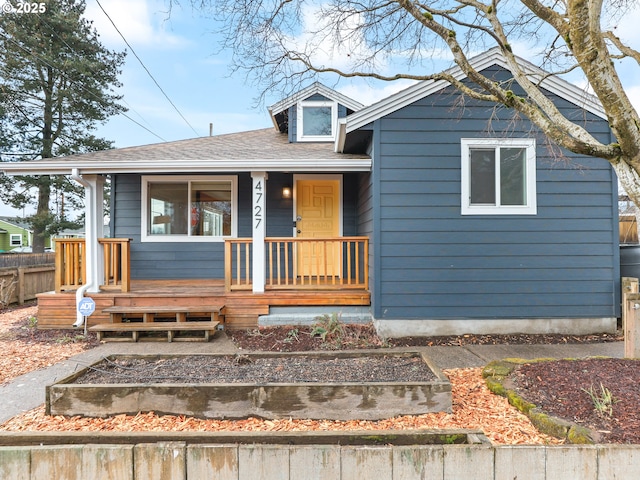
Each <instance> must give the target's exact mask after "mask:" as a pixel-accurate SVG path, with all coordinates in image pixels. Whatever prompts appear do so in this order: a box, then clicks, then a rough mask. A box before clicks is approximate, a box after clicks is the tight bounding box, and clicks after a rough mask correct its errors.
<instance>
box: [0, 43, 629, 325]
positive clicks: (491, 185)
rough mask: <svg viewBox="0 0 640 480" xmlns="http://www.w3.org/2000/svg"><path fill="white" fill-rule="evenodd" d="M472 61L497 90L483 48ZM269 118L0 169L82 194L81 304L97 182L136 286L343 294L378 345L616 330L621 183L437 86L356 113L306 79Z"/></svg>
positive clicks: (558, 93) (273, 314)
mask: <svg viewBox="0 0 640 480" xmlns="http://www.w3.org/2000/svg"><path fill="white" fill-rule="evenodd" d="M522 63H523V65H527V66H528V67H529V68H530V71H531V74H532V75H536V76H537V78H542V72H540V71H539V70H537V69H536V68H535V67H534V66H532V65H529V64H527V63H526V62H524V61H523V62H522ZM473 64H474V65H475V66H476V67H477V68H479V69H481V70H483V71H490V72H491V74H492V75H494V76H495V78H496V81H505V80H508V79H509V78H510V75H509V72H508V70H507V68H506V63H505V62H504V61H503V59H502V57H501V55H500V54H499V53H498V52H497V51H496V50H492V51H489V52H487V53H485V54H484V55H481V56H479V57H477V58H475V59H474V60H473ZM451 73H452V74H453V75H455V76H457V77H458V78H463V77H462V75H461V73H460V71H459V70H458V69H455V68H454V69H452V70H451ZM542 86H543V87H544V88H545V89H546V91H547V92H548V95H549V97H550V98H551V99H552V100H553V101H554V102H556V103H557V104H558V105H559V106H560V107H561V109H562V110H563V112H565V114H566V115H567V116H568V117H569V118H571V119H576V121H580V122H582V124H583V125H584V126H585V127H586V128H587V129H588V130H589V131H590V132H591V133H592V134H593V135H594V136H596V137H597V138H599V139H601V140H602V141H604V142H609V141H612V134H611V132H610V129H609V127H608V124H607V121H606V116H605V115H604V113H603V111H602V109H601V108H600V106H599V104H598V102H597V101H596V100H595V99H594V98H593V97H591V96H589V95H587V94H585V93H584V92H583V91H582V90H581V89H579V88H577V87H575V86H574V85H571V84H569V83H567V82H565V81H562V80H560V79H557V78H554V77H549V78H545V79H544V80H543V81H542ZM269 111H270V114H271V118H272V119H273V123H274V128H273V129H265V130H255V131H248V132H241V133H234V134H228V135H220V136H215V137H205V138H196V139H191V140H183V141H176V142H168V143H161V144H156V145H147V146H140V147H130V148H122V149H115V150H108V151H103V152H95V153H90V154H85V155H77V156H71V157H67V158H62V159H49V160H46V161H44V160H43V161H36V162H28V163H22V164H19V163H12V164H5V165H2V166H1V167H0V168H4V169H5V172H6V173H8V174H26V173H35V172H37V173H39V174H47V173H48V174H71V175H73V176H74V177H75V178H76V179H78V180H79V181H82V182H84V183H85V186H86V191H87V194H88V195H89V199H88V201H87V212H86V213H87V214H86V218H87V222H88V223H87V249H88V258H89V259H90V260H88V261H87V268H88V269H89V270H88V272H87V277H88V279H89V281H90V283H91V284H92V286H91V288H90V289H89V291H95V290H96V289H97V288H96V285H99V284H100V279H99V278H98V276H99V272H94V271H93V268H92V267H91V265H94V264H98V263H99V262H100V256H99V255H98V254H95V256H93V257H92V254H91V248H93V247H92V246H95V245H98V243H97V237H98V236H99V235H100V233H99V228H100V227H101V224H100V222H99V221H98V220H97V219H98V218H102V217H101V216H99V215H97V214H96V212H98V211H99V208H97V207H95V206H96V205H98V206H99V205H101V196H100V191H101V188H100V187H101V182H102V180H101V178H102V177H101V176H102V175H111V176H112V210H111V223H112V237H114V238H115V239H117V238H125V239H131V241H130V250H131V251H130V258H131V260H130V271H131V276H132V279H133V283H134V284H135V282H136V281H139V282H143V281H153V280H158V281H160V280H162V281H163V285H165V286H166V285H167V284H169V285H170V284H171V282H172V280H174V281H175V285H176V288H177V286H178V285H180V284H181V282H185V281H187V280H189V279H191V280H194V279H201V280H200V281H199V284H200V285H203V284H207V283H208V282H213V280H214V279H225V286H226V288H225V295H226V297H224V299H225V301H226V302H228V303H227V305H228V304H229V302H234V301H237V299H238V298H240V295H241V294H242V295H245V296H244V297H242V298H243V299H244V300H243V301H245V302H249V301H250V299H253V301H254V302H256V305H257V303H258V302H262V303H261V305H265V304H266V305H267V307H268V308H267V309H266V311H264V312H263V313H264V314H266V313H268V315H267V316H266V320H265V321H268V320H269V319H271V320H274V319H275V321H277V320H281V321H286V320H288V319H291V318H294V317H293V316H288V314H287V312H288V311H289V312H293V311H296V312H298V313H300V312H301V311H302V307H301V306H306V308H307V311H311V312H313V311H316V312H323V311H324V312H326V311H327V310H329V311H331V310H333V311H342V312H346V311H348V310H349V308H351V307H353V306H354V305H356V303H357V302H355V301H351V302H347V301H346V300H343V299H342V298H341V297H340V296H339V294H342V293H344V292H345V291H347V290H350V291H357V292H360V293H361V295H360V304H359V305H360V308H362V307H367V308H370V310H369V312H370V318H372V319H373V320H374V321H375V324H376V326H377V328H378V329H379V331H380V333H382V334H383V335H388V336H403V335H441V334H459V333H483V332H484V333H509V332H510V333H514V332H529V333H540V332H552V333H553V332H563V333H587V332H597V331H614V330H615V328H616V318H617V316H618V315H619V308H620V300H619V298H620V281H619V250H618V216H617V215H618V213H617V181H616V177H615V174H614V172H613V170H612V168H611V167H610V165H609V164H608V163H607V162H606V161H604V160H598V159H593V158H589V157H581V156H577V155H575V154H572V153H569V152H566V151H561V150H560V149H559V148H557V147H553V146H551V145H549V143H548V142H547V140H546V139H545V138H544V137H542V136H541V135H540V133H539V132H537V131H536V129H535V128H534V127H533V126H532V125H531V124H530V122H528V121H526V120H522V119H514V117H513V112H512V111H510V110H508V109H506V108H503V107H496V106H495V105H492V104H487V103H483V102H479V101H476V100H471V99H468V98H466V99H464V101H462V98H461V95H460V93H459V92H457V91H456V90H455V89H453V88H452V87H451V86H450V85H448V84H447V83H445V82H433V81H429V82H422V83H417V84H415V85H414V86H412V87H409V88H408V89H406V90H403V91H401V92H399V93H397V94H395V95H392V96H390V97H388V98H386V99H384V100H382V101H380V102H378V103H376V104H374V105H371V106H369V107H363V106H362V105H360V104H358V103H357V102H354V101H353V100H351V99H349V98H347V97H345V96H343V95H341V94H339V93H338V92H335V91H333V90H331V89H329V88H327V87H325V86H323V85H320V84H314V85H312V86H310V87H309V88H307V89H304V90H302V91H300V92H298V93H297V94H296V95H293V96H291V97H289V98H287V99H285V100H282V101H281V102H278V103H277V104H275V105H273V106H272V107H271V108H270V109H269ZM96 192H98V193H97V194H96ZM92 205H93V206H92ZM96 249H98V247H96ZM91 258H94V260H91ZM96 270H99V269H97V268H96ZM92 275H93V276H94V280H91V278H92ZM194 288H195V287H194ZM311 291H313V292H315V293H316V296H315V297H311V296H309V295H310V293H309V292H311ZM327 291H329V295H328V296H325V297H322V294H323V293H325V294H326V293H327ZM331 292H333V293H331ZM365 293H366V294H365ZM60 295H62V293H60ZM101 295H102V294H101ZM304 295H307V296H304ZM101 298H102V297H101ZM220 298H223V297H222V296H221V297H220ZM114 302H115V303H117V302H118V300H117V299H116V300H114ZM72 307H73V306H72ZM72 307H71V308H72ZM296 307H297V310H293V309H294V308H296ZM228 318H230V317H228ZM39 321H40V319H39Z"/></svg>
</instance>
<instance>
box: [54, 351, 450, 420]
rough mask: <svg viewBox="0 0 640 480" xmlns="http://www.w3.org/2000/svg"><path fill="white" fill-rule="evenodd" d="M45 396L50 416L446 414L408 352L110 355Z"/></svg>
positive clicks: (433, 382) (444, 388)
mask: <svg viewBox="0 0 640 480" xmlns="http://www.w3.org/2000/svg"><path fill="white" fill-rule="evenodd" d="M105 372H108V373H105ZM164 372H167V373H164ZM305 375H307V376H305ZM298 377H299V379H298ZM341 378H345V379H346V380H345V379H343V380H341ZM87 379H89V380H87ZM87 381H88V382H90V383H86V382H87ZM126 382H133V383H126ZM46 397H47V398H46V408H47V413H48V414H50V415H69V416H74V415H83V416H88V417H106V416H111V415H118V414H136V413H138V412H149V411H153V412H156V413H159V414H173V415H187V416H194V417H199V418H228V419H233V418H247V417H251V416H254V417H262V418H312V419H334V420H357V419H362V420H380V419H384V418H390V417H394V416H398V415H420V414H423V413H430V412H450V411H451V384H450V383H449V380H448V379H447V377H446V376H445V375H444V374H443V373H442V372H441V371H440V370H439V369H438V368H437V367H435V366H434V365H433V364H432V363H431V362H430V361H429V359H428V358H427V357H425V356H424V355H421V354H420V353H415V352H407V353H389V352H380V351H357V352H314V353H307V352H305V353H295V354H294V353H287V354H281V353H263V354H248V355H236V356H233V355H219V354H212V355H172V356H123V355H118V356H111V357H108V358H106V359H104V360H102V361H101V362H98V363H96V364H94V365H91V366H89V367H87V368H84V369H82V370H80V371H78V372H76V373H75V374H74V375H71V376H69V377H67V378H65V379H63V380H61V381H60V382H57V383H55V384H53V385H50V386H48V387H47V392H46Z"/></svg>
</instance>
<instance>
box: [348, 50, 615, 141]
mask: <svg viewBox="0 0 640 480" xmlns="http://www.w3.org/2000/svg"><path fill="white" fill-rule="evenodd" d="M516 58H517V61H518V64H519V65H520V67H521V68H522V69H523V71H524V72H525V73H526V74H527V75H528V76H530V77H532V78H534V79H536V80H537V81H539V82H540V85H541V86H542V87H543V88H545V89H547V90H549V91H550V92H552V93H555V94H556V95H558V96H560V97H562V98H564V99H566V100H568V101H570V102H572V103H574V104H575V105H578V106H579V107H581V108H584V109H585V110H587V111H589V112H591V113H593V114H594V115H597V116H599V117H601V118H606V114H605V112H604V110H603V108H602V105H601V104H600V101H599V100H598V98H597V97H595V96H594V95H591V94H589V93H587V92H585V91H584V89H582V88H580V87H578V86H576V85H574V84H573V83H570V82H568V81H567V80H564V79H562V78H560V77H558V76H556V75H549V74H548V72H545V71H544V70H542V69H541V68H539V67H537V66H536V65H534V64H533V63H531V62H529V61H527V60H524V59H523V58H521V57H516ZM469 63H470V64H471V66H472V67H473V68H474V69H475V70H478V71H480V70H484V69H486V68H489V67H493V66H499V67H502V68H504V69H506V70H510V68H509V65H508V63H507V60H506V58H505V57H504V55H503V54H502V51H501V50H500V48H499V47H494V48H491V49H490V50H487V51H485V52H483V53H481V54H479V55H476V56H475V57H473V58H470V59H469ZM446 73H447V74H449V75H451V76H453V77H454V78H456V79H457V80H462V79H464V78H466V75H465V74H464V72H463V71H462V69H461V68H460V67H459V66H457V65H455V66H453V67H451V68H449V69H448V70H446ZM448 85H449V82H447V81H445V80H423V81H419V82H416V83H415V84H413V85H411V86H409V87H407V88H405V89H404V90H401V91H399V92H397V93H395V94H393V95H391V96H389V97H386V98H384V99H382V100H380V101H378V102H377V103H374V104H372V105H369V106H368V107H366V108H363V109H362V110H360V111H357V112H355V113H353V114H351V115H349V117H347V120H346V122H345V121H343V122H342V125H344V127H345V128H346V130H345V133H349V132H352V131H354V130H357V129H358V128H360V127H363V126H364V125H367V124H369V123H371V122H372V121H374V120H377V119H378V118H381V117H383V116H385V115H389V114H390V113H393V112H395V111H396V110H399V109H401V108H403V107H405V106H407V105H410V104H411V103H413V102H415V101H418V100H420V99H422V98H425V97H428V96H429V95H431V94H433V93H435V92H438V91H440V90H441V89H443V88H445V87H446V86H448ZM338 151H340V150H338Z"/></svg>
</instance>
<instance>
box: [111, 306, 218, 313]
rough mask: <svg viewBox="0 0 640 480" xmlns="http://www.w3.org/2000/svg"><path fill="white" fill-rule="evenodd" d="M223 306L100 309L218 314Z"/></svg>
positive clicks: (119, 311)
mask: <svg viewBox="0 0 640 480" xmlns="http://www.w3.org/2000/svg"><path fill="white" fill-rule="evenodd" d="M224 308H225V307H224V305H189V306H184V307H175V306H172V307H167V306H128V307H127V306H120V305H116V306H115V307H107V308H104V309H102V311H103V312H105V313H180V312H185V313H204V312H220V311H221V310H224Z"/></svg>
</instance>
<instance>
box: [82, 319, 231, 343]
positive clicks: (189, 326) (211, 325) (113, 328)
mask: <svg viewBox="0 0 640 480" xmlns="http://www.w3.org/2000/svg"><path fill="white" fill-rule="evenodd" d="M218 324H219V322H213V321H212V322H131V323H101V324H98V325H94V326H93V327H89V331H90V332H96V334H97V336H98V341H102V340H104V341H111V342H118V341H120V342H122V341H124V342H137V341H138V340H147V341H153V340H159V339H160V338H159V337H151V336H143V337H141V336H140V333H147V334H150V333H153V332H166V334H167V337H166V338H167V341H168V342H173V341H175V342H178V341H183V342H208V341H209V340H210V339H211V336H212V335H213V334H215V331H216V328H217V326H218ZM187 331H196V332H203V333H204V336H203V337H180V336H176V332H187ZM109 333H112V334H116V335H115V336H109V335H105V334H109ZM120 333H126V334H127V336H125V337H123V336H120V335H118V334H120Z"/></svg>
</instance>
